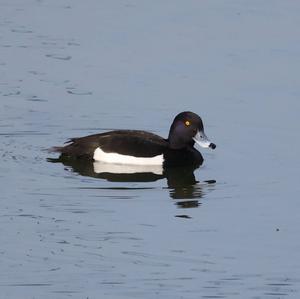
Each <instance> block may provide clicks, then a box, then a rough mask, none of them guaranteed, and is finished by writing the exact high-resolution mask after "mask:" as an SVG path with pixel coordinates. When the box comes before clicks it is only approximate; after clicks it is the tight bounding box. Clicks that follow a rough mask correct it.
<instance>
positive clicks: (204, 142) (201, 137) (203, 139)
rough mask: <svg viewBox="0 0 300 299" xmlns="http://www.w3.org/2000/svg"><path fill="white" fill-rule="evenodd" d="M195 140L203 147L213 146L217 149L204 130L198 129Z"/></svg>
mask: <svg viewBox="0 0 300 299" xmlns="http://www.w3.org/2000/svg"><path fill="white" fill-rule="evenodd" d="M193 139H194V141H195V142H196V143H197V144H199V145H200V146H201V147H204V148H209V147H210V148H212V149H215V148H216V145H215V144H214V143H212V142H210V140H209V139H208V138H207V136H206V135H205V133H204V131H198V132H197V134H196V135H195V136H194V138H193Z"/></svg>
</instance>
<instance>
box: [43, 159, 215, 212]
mask: <svg viewBox="0 0 300 299" xmlns="http://www.w3.org/2000/svg"><path fill="white" fill-rule="evenodd" d="M48 161H49V162H53V163H62V164H63V165H65V166H67V167H68V168H71V169H72V171H74V172H76V173H78V174H80V175H82V176H89V177H94V178H99V179H104V180H107V181H110V182H154V181H157V180H161V179H164V178H166V179H167V186H168V187H167V188H166V189H168V190H169V195H170V197H171V198H173V199H175V200H176V204H177V206H178V207H179V208H195V207H198V206H199V205H200V202H199V199H200V198H201V197H202V196H203V192H204V191H203V188H204V186H206V185H207V184H212V183H215V181H214V180H210V181H204V182H202V183H200V182H199V181H197V180H196V178H195V175H194V171H195V170H196V169H197V168H198V167H178V168H169V169H163V168H162V167H161V166H142V165H117V164H107V163H102V162H93V161H86V160H85V161H82V160H76V159H61V158H60V159H48ZM177 216H178V215H177ZM183 216H184V215H183ZM178 217H181V216H178Z"/></svg>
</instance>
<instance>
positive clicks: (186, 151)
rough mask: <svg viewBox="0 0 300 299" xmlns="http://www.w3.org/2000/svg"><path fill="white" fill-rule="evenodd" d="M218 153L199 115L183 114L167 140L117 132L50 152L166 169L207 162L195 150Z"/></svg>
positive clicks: (82, 139) (64, 156)
mask: <svg viewBox="0 0 300 299" xmlns="http://www.w3.org/2000/svg"><path fill="white" fill-rule="evenodd" d="M195 143H196V144H198V145H199V146H201V147H203V148H210V149H215V148H216V145H215V144H214V143H212V142H211V141H210V140H209V139H208V137H207V136H206V135H205V133H204V126H203V122H202V119H201V117H200V116H199V115H197V114H196V113H194V112H191V111H184V112H181V113H179V114H178V115H176V117H175V118H174V120H173V122H172V124H171V127H170V130H169V135H168V138H163V137H161V136H159V135H156V134H154V133H151V132H147V131H142V130H124V129H123V130H114V131H109V132H104V133H99V134H93V135H88V136H84V137H79V138H70V139H68V141H66V142H65V145H64V146H55V147H52V148H51V149H49V151H50V152H55V153H59V154H60V156H59V158H60V159H76V160H77V159H80V160H83V159H87V160H91V161H97V162H101V163H109V164H121V165H137V166H138V165H150V166H155V165H159V166H162V167H163V168H169V167H178V166H197V167H198V166H200V165H202V163H203V161H204V159H203V156H202V154H201V153H200V152H199V151H198V150H197V149H196V148H195V147H194V145H195Z"/></svg>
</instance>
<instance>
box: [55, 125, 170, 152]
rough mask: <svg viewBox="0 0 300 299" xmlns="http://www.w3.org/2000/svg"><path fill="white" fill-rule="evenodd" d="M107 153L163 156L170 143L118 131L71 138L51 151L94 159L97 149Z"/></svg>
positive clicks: (154, 137)
mask: <svg viewBox="0 0 300 299" xmlns="http://www.w3.org/2000/svg"><path fill="white" fill-rule="evenodd" d="M99 147H100V148H101V150H103V151H104V152H106V153H118V154H122V155H130V156H135V157H154V156H157V155H161V154H162V153H164V152H165V150H166V149H167V147H168V142H167V141H166V140H165V139H164V138H162V137H160V136H158V135H156V134H153V133H150V132H146V131H138V130H118V131H110V132H106V133H102V134H95V135H89V136H86V137H80V138H71V139H70V140H69V141H67V145H65V146H63V147H54V148H52V150H51V151H54V152H59V153H61V154H62V155H63V156H72V157H86V158H93V155H94V152H95V150H96V149H97V148H99Z"/></svg>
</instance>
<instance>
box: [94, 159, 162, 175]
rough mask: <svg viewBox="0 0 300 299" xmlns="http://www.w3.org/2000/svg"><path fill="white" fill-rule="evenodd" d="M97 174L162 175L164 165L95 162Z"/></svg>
mask: <svg viewBox="0 0 300 299" xmlns="http://www.w3.org/2000/svg"><path fill="white" fill-rule="evenodd" d="M93 166H94V172H95V173H104V172H108V173H113V174H132V173H144V172H151V173H154V174H158V175H162V174H163V167H162V165H126V164H113V163H103V162H99V161H95V162H94V163H93Z"/></svg>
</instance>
